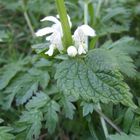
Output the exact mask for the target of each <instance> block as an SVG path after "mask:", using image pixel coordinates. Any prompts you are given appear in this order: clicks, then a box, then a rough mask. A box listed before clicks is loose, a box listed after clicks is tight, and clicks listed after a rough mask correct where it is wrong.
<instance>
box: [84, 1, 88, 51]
mask: <svg viewBox="0 0 140 140" xmlns="http://www.w3.org/2000/svg"><path fill="white" fill-rule="evenodd" d="M84 24H88V2H87V1H85V2H84ZM86 49H87V50H88V37H86Z"/></svg>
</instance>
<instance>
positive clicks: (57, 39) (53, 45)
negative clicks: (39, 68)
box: [36, 16, 63, 56]
mask: <svg viewBox="0 0 140 140" xmlns="http://www.w3.org/2000/svg"><path fill="white" fill-rule="evenodd" d="M41 21H51V22H53V23H54V24H53V25H52V26H51V27H45V28H43V29H40V30H38V31H37V32H36V36H44V35H48V34H51V35H49V36H47V37H46V40H47V41H50V46H49V50H48V51H47V52H45V54H48V55H49V56H52V55H53V52H54V50H55V49H58V50H59V51H60V52H61V51H62V50H63V45H62V37H63V32H62V27H61V22H60V21H59V20H58V19H57V18H55V17H53V16H48V17H45V18H43V19H42V20H41Z"/></svg>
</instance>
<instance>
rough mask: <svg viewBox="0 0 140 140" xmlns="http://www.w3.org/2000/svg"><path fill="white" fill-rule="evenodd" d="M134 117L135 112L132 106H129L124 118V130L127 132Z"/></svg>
mask: <svg viewBox="0 0 140 140" xmlns="http://www.w3.org/2000/svg"><path fill="white" fill-rule="evenodd" d="M133 119H134V113H133V111H132V109H131V108H128V109H127V111H126V113H125V116H124V120H123V128H124V132H126V133H128V132H129V130H130V128H131V125H132V123H133V121H134V120H133Z"/></svg>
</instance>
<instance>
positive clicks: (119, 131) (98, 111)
mask: <svg viewBox="0 0 140 140" xmlns="http://www.w3.org/2000/svg"><path fill="white" fill-rule="evenodd" d="M95 111H96V112H97V113H98V114H99V115H100V116H102V118H104V120H106V122H107V123H108V124H110V125H111V126H112V127H113V128H114V129H115V130H116V131H117V132H118V133H119V134H121V133H122V130H121V129H120V128H118V126H116V125H115V124H114V123H113V122H112V121H111V120H110V119H109V118H108V117H106V116H105V114H103V113H102V111H100V109H95Z"/></svg>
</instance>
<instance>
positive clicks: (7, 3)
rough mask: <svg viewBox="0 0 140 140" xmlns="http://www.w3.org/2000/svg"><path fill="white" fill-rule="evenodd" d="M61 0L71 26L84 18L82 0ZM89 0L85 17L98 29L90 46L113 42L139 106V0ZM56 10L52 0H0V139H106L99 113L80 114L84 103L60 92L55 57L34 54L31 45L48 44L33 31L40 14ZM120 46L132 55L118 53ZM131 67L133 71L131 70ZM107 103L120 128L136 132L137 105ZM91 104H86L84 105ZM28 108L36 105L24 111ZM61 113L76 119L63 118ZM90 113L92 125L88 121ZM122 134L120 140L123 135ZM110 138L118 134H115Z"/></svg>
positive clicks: (139, 111) (108, 113) (139, 132)
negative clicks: (81, 104)
mask: <svg viewBox="0 0 140 140" xmlns="http://www.w3.org/2000/svg"><path fill="white" fill-rule="evenodd" d="M65 3H66V6H67V11H68V14H69V15H70V17H71V21H72V23H73V28H72V30H75V28H76V27H77V26H78V25H81V24H83V23H84V20H83V19H84V18H83V17H84V12H83V11H84V6H83V3H84V0H66V1H65ZM89 3H90V4H89V5H88V9H89V11H88V12H89V17H88V22H89V25H90V26H91V27H93V28H94V29H95V30H96V32H97V35H98V37H97V38H96V39H92V40H90V48H92V47H93V46H95V47H96V48H99V47H101V46H102V47H105V48H106V47H108V46H107V45H109V41H111V42H114V46H115V45H116V46H115V47H116V48H117V49H116V50H115V49H114V50H112V53H113V54H114V55H116V57H118V58H120V57H122V59H120V67H121V68H122V69H121V70H122V73H124V74H125V81H126V82H127V83H128V85H129V86H130V89H131V92H132V94H133V95H134V101H135V103H136V104H137V105H138V106H140V73H139V70H140V55H139V51H140V1H139V0H100V1H98V0H90V1H89ZM56 14H57V11H56V6H55V2H54V0H47V1H46V0H0V118H1V119H0V124H1V126H0V140H12V139H16V140H23V139H27V140H32V139H40V140H43V139H52V140H54V139H56V140H58V139H61V140H85V139H86V140H91V139H95V140H98V139H99V140H104V136H103V133H102V129H101V125H100V124H99V121H98V120H99V118H98V114H97V113H95V112H93V113H92V115H91V117H89V116H86V119H84V118H83V117H81V114H82V109H81V108H80V107H79V106H78V105H77V104H74V103H73V102H74V100H73V99H71V98H66V97H65V95H63V96H62V95H61V93H58V89H57V88H56V83H55V81H54V79H53V74H54V73H55V67H56V65H54V63H55V61H58V62H59V60H54V61H50V60H46V59H44V57H42V55H41V57H40V55H36V53H35V51H34V50H33V49H32V48H31V46H33V48H36V47H35V46H39V47H40V48H41V47H42V48H43V51H44V46H45V48H46V45H47V46H48V44H46V43H45V41H44V39H40V38H36V37H35V36H34V32H35V31H36V30H37V29H38V28H41V27H45V26H46V25H48V23H41V22H40V19H42V18H43V17H45V16H48V15H54V16H55V15H56ZM42 42H43V43H42ZM95 42H96V43H95ZM115 42H117V43H116V44H115ZM43 45H44V46H43ZM109 46H111V45H109ZM125 46H126V49H125ZM115 47H114V48H115ZM119 48H120V50H121V51H122V52H124V53H125V54H129V56H131V57H132V58H133V60H132V59H131V60H130V59H129V58H128V57H129V56H128V57H127V55H126V57H124V55H121V53H120V52H119V51H118V49H119ZM36 51H37V50H36ZM38 51H40V49H39V50H38ZM113 51H114V52H113ZM45 57H46V56H45ZM126 59H127V60H128V61H131V62H134V64H135V66H134V65H131V64H130V63H123V62H125V60H126ZM122 60H124V61H122ZM132 67H135V69H136V70H137V71H134V73H131V72H133V70H132V69H131V68H132ZM40 83H41V84H40ZM51 83H53V84H51ZM51 85H52V86H51ZM38 92H39V93H40V94H39V95H40V97H38V94H37V93H38ZM56 93H57V94H56ZM32 97H34V98H32ZM36 97H37V98H36ZM31 98H32V99H31ZM30 99H31V102H29V100H30ZM43 99H46V100H44V101H43ZM35 104H38V107H37V106H36V105H35ZM66 105H67V106H66ZM45 106H47V108H45ZM109 106H110V107H109V108H108V105H103V106H102V108H103V112H104V114H105V115H106V116H108V118H110V119H111V120H112V121H113V122H114V123H115V124H116V125H118V126H119V127H120V128H121V129H122V130H123V132H125V133H127V134H131V135H136V136H140V108H138V109H137V111H136V112H133V111H132V110H131V109H130V108H127V107H124V106H121V105H113V104H111V103H110V104H109ZM86 107H87V108H86ZM89 107H90V106H89V105H87V106H85V108H86V109H88V108H89ZM31 108H37V109H38V110H33V111H32V112H28V111H29V110H30V109H31ZM60 108H61V109H60ZM76 108H78V109H79V108H80V109H79V112H80V114H78V113H77V112H75V109H76ZM60 110H64V111H62V112H61V111H60ZM91 110H92V109H91ZM91 110H90V109H89V112H90V111H91ZM57 112H59V114H58V113H57ZM74 112H75V115H74ZM89 112H88V113H89ZM88 113H87V114H88ZM64 114H65V116H66V117H67V118H69V119H73V118H74V119H73V120H69V119H66V118H65V117H64ZM44 115H46V119H45V120H44V119H43V116H44ZM73 115H74V116H73ZM50 116H51V117H50ZM90 119H91V120H92V121H93V122H94V126H91V125H90V123H88V122H89V120H90ZM34 120H36V123H34ZM58 120H59V123H57V122H58ZM41 122H46V124H45V123H42V124H41ZM56 125H57V129H56V130H55V126H56ZM108 128H109V132H110V133H112V134H113V133H114V132H115V131H114V130H113V129H112V128H111V127H110V126H108ZM47 130H48V131H47ZM89 130H90V131H89ZM53 131H55V132H54V133H53V134H52V132H53ZM46 132H47V133H46ZM94 132H96V135H97V137H98V138H97V137H96V136H95V134H94ZM123 136H124V137H125V135H123ZM123 136H122V140H125V138H123ZM116 137H117V136H116ZM132 137H133V136H132ZM110 140H116V139H115V136H113V137H112V138H110ZM131 140H133V139H131ZM134 140H135V139H134Z"/></svg>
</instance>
